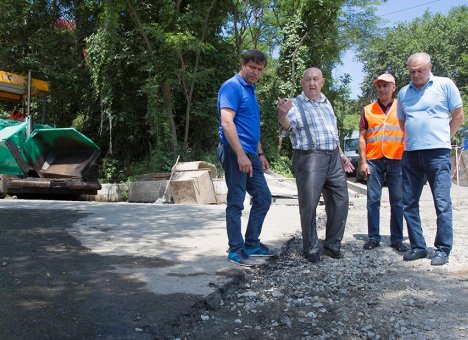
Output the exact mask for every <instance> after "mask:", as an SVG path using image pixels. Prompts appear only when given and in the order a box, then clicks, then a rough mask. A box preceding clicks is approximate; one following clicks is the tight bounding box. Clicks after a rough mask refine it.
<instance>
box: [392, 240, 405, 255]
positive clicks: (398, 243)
mask: <svg viewBox="0 0 468 340" xmlns="http://www.w3.org/2000/svg"><path fill="white" fill-rule="evenodd" d="M390 247H392V248H393V249H395V250H396V251H398V252H400V253H404V252H405V251H408V247H407V246H405V245H404V244H403V242H402V241H396V242H392V244H390Z"/></svg>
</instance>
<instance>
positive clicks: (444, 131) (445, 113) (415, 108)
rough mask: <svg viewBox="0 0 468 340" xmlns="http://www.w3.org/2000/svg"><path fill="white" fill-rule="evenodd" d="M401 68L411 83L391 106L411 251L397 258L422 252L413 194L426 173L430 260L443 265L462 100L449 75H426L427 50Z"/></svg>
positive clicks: (450, 226)
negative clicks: (431, 213)
mask: <svg viewBox="0 0 468 340" xmlns="http://www.w3.org/2000/svg"><path fill="white" fill-rule="evenodd" d="M407 67H408V71H409V75H410V78H411V82H410V83H409V85H406V86H405V87H403V88H402V89H401V90H400V92H399V93H398V108H397V114H398V120H399V122H400V126H401V128H402V130H404V131H405V151H404V153H403V158H402V176H403V214H404V216H405V220H406V224H407V227H408V236H409V240H410V243H411V251H410V252H408V253H406V254H405V255H404V256H403V259H404V260H405V261H413V260H417V259H421V258H425V257H427V250H426V242H425V240H424V236H423V230H422V227H421V219H420V216H419V199H420V197H421V192H422V189H423V185H424V175H426V177H427V180H428V182H429V185H430V187H431V190H432V195H433V197H434V206H435V209H436V214H437V234H436V238H435V242H434V246H435V254H434V256H433V258H432V260H431V264H432V265H444V264H445V263H447V262H448V258H449V255H450V251H451V250H452V243H453V223H452V201H451V197H450V186H451V164H450V150H451V143H450V139H451V137H453V136H454V135H455V133H456V132H457V130H458V128H459V127H460V125H461V124H462V123H463V118H464V114H463V105H462V100H461V96H460V91H459V90H458V88H457V87H456V86H455V84H454V83H453V81H452V80H450V79H449V78H444V77H435V76H433V75H432V73H431V70H432V64H431V57H430V56H429V54H427V53H424V52H421V53H415V54H413V55H411V56H410V57H409V59H408V63H407Z"/></svg>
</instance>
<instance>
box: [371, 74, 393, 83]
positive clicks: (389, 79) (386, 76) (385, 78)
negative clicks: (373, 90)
mask: <svg viewBox="0 0 468 340" xmlns="http://www.w3.org/2000/svg"><path fill="white" fill-rule="evenodd" d="M379 80H382V81H386V82H387V83H393V84H395V78H393V76H392V75H391V74H390V73H384V74H381V75H380V76H378V77H377V79H376V80H374V84H377V82H378V81H379Z"/></svg>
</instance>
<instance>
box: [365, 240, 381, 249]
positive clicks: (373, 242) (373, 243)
mask: <svg viewBox="0 0 468 340" xmlns="http://www.w3.org/2000/svg"><path fill="white" fill-rule="evenodd" d="M377 247H380V242H379V241H377V240H373V239H370V240H369V241H367V243H366V244H364V246H363V247H362V248H363V249H365V250H371V249H374V248H377Z"/></svg>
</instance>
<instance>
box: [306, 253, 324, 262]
mask: <svg viewBox="0 0 468 340" xmlns="http://www.w3.org/2000/svg"><path fill="white" fill-rule="evenodd" d="M305 258H306V259H307V261H309V262H312V263H315V262H319V261H320V254H319V253H308V254H306V255H305Z"/></svg>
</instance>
